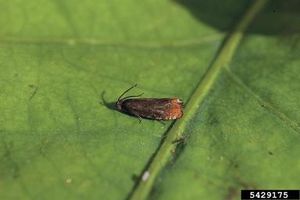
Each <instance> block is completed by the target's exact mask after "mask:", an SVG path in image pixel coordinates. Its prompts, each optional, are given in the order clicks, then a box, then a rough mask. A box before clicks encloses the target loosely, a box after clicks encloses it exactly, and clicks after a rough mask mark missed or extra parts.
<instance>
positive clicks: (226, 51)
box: [128, 0, 268, 200]
mask: <svg viewBox="0 0 300 200" xmlns="http://www.w3.org/2000/svg"><path fill="white" fill-rule="evenodd" d="M267 2H268V0H257V1H255V2H254V3H253V4H252V5H251V6H250V7H249V9H247V10H246V12H245V14H244V15H243V17H242V18H241V20H240V21H239V22H238V24H237V26H236V27H235V28H234V29H233V31H232V32H231V33H230V34H229V35H228V37H227V39H226V40H225V41H224V44H223V46H222V47H221V48H220V51H219V52H218V54H217V55H216V57H215V59H214V61H213V62H212V64H211V66H210V67H209V69H208V70H207V72H206V74H205V75H204V77H203V79H202V80H201V81H200V83H199V84H198V87H197V88H196V90H195V91H194V93H193V94H192V96H191V98H190V100H189V101H188V103H187V105H186V108H185V115H184V117H183V118H182V119H180V120H178V121H176V122H175V123H174V124H173V126H172V127H171V128H170V129H169V131H168V132H167V134H166V137H165V138H164V141H163V142H162V144H161V145H160V147H159V148H158V150H157V152H156V153H155V155H154V156H153V158H152V159H151V160H150V162H149V164H148V166H147V167H146V170H144V171H143V172H142V174H141V179H140V180H139V182H138V183H137V184H136V185H135V187H134V188H133V190H132V192H131V193H130V195H129V197H128V199H130V200H143V199H146V198H147V197H148V195H149V193H150V191H151V189H152V187H153V184H154V181H155V179H156V177H157V176H158V175H159V173H160V171H162V169H163V168H164V167H165V166H166V165H167V163H168V161H169V158H170V157H171V156H172V152H175V150H176V146H177V144H176V143H174V141H177V140H179V139H180V138H182V137H183V136H184V130H185V127H186V126H187V124H188V122H189V121H190V120H191V119H192V117H193V116H194V114H195V113H196V111H197V110H198V108H199V107H200V106H201V104H202V102H203V101H204V99H205V98H206V96H207V95H208V93H209V91H210V89H211V88H212V87H213V85H214V83H215V82H216V80H217V79H218V75H219V73H220V72H221V70H222V69H223V68H225V67H226V66H227V65H228V64H229V62H230V61H231V59H232V57H233V55H234V53H235V51H236V49H237V47H238V45H239V43H240V41H241V39H242V37H243V35H244V33H245V31H246V29H247V27H248V26H249V24H250V23H251V21H252V20H253V19H254V17H255V16H256V15H257V13H258V12H259V11H260V10H261V9H262V8H263V7H264V5H265V4H266V3H267ZM145 174H149V176H148V177H147V179H145V177H144V178H143V175H145Z"/></svg>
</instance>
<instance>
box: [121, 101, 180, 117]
mask: <svg viewBox="0 0 300 200" xmlns="http://www.w3.org/2000/svg"><path fill="white" fill-rule="evenodd" d="M124 105H125V107H126V109H127V111H128V112H129V113H131V114H133V115H137V116H140V117H143V118H149V119H158V120H171V119H177V118H180V117H181V116H182V114H183V113H182V101H181V100H179V99H177V98H174V99H169V98H163V99H150V98H143V99H128V100H126V101H125V102H124Z"/></svg>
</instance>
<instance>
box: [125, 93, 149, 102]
mask: <svg viewBox="0 0 300 200" xmlns="http://www.w3.org/2000/svg"><path fill="white" fill-rule="evenodd" d="M143 94H144V92H143V93H141V94H138V95H132V96H127V97H124V98H123V99H122V100H124V99H129V98H135V97H140V96H142V95H143Z"/></svg>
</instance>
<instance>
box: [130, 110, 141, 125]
mask: <svg viewBox="0 0 300 200" xmlns="http://www.w3.org/2000/svg"><path fill="white" fill-rule="evenodd" d="M131 114H132V115H133V116H135V117H137V118H138V119H139V122H140V123H141V122H142V118H141V116H139V115H138V114H137V113H136V112H133V111H131Z"/></svg>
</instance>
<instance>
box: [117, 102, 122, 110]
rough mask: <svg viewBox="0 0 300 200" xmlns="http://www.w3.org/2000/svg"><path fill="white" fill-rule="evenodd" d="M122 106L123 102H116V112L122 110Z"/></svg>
mask: <svg viewBox="0 0 300 200" xmlns="http://www.w3.org/2000/svg"><path fill="white" fill-rule="evenodd" d="M122 104H123V100H118V101H117V102H116V108H117V110H122Z"/></svg>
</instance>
